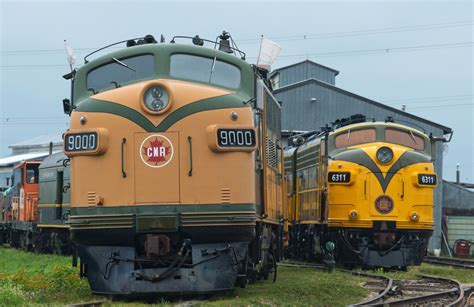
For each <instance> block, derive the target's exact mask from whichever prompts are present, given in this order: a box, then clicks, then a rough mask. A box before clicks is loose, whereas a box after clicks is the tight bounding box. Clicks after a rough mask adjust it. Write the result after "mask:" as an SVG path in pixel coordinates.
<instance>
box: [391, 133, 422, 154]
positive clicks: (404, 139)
mask: <svg viewBox="0 0 474 307" xmlns="http://www.w3.org/2000/svg"><path fill="white" fill-rule="evenodd" d="M385 141H387V142H389V143H393V144H399V145H402V146H407V147H410V148H413V149H415V150H424V149H425V140H424V139H423V138H422V137H420V136H418V135H417V134H414V133H413V132H411V131H404V130H398V129H390V128H387V129H385Z"/></svg>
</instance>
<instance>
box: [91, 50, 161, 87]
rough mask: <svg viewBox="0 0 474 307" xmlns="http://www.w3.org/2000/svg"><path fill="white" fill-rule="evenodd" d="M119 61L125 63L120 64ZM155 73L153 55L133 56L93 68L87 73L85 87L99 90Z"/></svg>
mask: <svg viewBox="0 0 474 307" xmlns="http://www.w3.org/2000/svg"><path fill="white" fill-rule="evenodd" d="M119 62H122V63H124V64H125V65H127V67H125V66H124V65H121V64H120V63H119ZM154 74H155V57H154V56H153V55H151V54H144V55H139V56H134V57H130V58H126V59H117V61H115V60H112V62H110V63H108V64H105V65H102V66H99V67H97V68H94V69H93V70H91V71H89V73H88V74H87V89H93V90H94V91H96V92H100V91H102V90H103V89H110V88H114V87H115V84H114V83H113V82H117V84H118V85H122V84H123V83H128V82H131V81H135V80H141V79H146V78H149V77H151V76H153V75H154Z"/></svg>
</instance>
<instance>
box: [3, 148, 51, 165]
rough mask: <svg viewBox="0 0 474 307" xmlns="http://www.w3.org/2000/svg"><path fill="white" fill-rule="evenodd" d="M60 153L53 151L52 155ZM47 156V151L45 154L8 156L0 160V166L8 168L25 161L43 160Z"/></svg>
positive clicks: (34, 153)
mask: <svg viewBox="0 0 474 307" xmlns="http://www.w3.org/2000/svg"><path fill="white" fill-rule="evenodd" d="M57 152H60V151H55V152H53V153H57ZM47 155H49V152H48V151H45V152H33V153H27V154H21V155H14V156H9V157H5V158H0V166H8V165H12V164H16V163H18V162H21V161H27V160H33V159H38V158H43V157H46V156H47Z"/></svg>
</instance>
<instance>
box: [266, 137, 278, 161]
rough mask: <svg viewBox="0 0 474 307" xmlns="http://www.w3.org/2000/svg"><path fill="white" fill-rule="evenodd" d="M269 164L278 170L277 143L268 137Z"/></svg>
mask: <svg viewBox="0 0 474 307" xmlns="http://www.w3.org/2000/svg"><path fill="white" fill-rule="evenodd" d="M266 152H267V164H268V166H270V167H273V168H276V167H277V165H278V162H279V161H278V155H277V149H276V145H275V143H274V142H273V141H272V140H270V139H269V138H268V137H267V139H266Z"/></svg>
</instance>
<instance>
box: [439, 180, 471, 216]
mask: <svg viewBox="0 0 474 307" xmlns="http://www.w3.org/2000/svg"><path fill="white" fill-rule="evenodd" d="M443 207H444V208H446V209H460V210H463V211H467V210H474V192H473V191H470V190H468V189H465V188H463V187H460V186H458V185H456V184H454V183H451V182H446V181H445V182H443Z"/></svg>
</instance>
